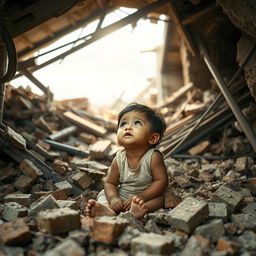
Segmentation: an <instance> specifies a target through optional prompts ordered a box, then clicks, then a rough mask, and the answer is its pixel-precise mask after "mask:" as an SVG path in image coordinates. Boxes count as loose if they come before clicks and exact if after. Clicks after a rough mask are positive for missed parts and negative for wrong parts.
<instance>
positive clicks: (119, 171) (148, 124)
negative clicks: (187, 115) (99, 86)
mask: <svg viewBox="0 0 256 256" xmlns="http://www.w3.org/2000/svg"><path fill="white" fill-rule="evenodd" d="M165 129H166V123H165V121H164V119H163V118H162V116H161V115H160V114H158V113H156V112H155V111H154V110H152V109H151V108H149V107H147V106H145V105H141V104H137V103H133V104H130V105H128V106H127V107H125V108H124V109H123V110H122V111H121V112H120V113H119V115H118V128H117V141H118V143H119V145H121V146H123V147H124V149H123V150H121V151H120V152H118V153H117V155H116V157H115V158H114V160H113V162H112V164H111V166H110V169H109V172H108V175H107V178H106V181H105V183H104V190H102V191H101V192H100V193H99V195H98V197H97V201H95V200H92V199H90V200H89V201H88V203H87V206H86V214H87V216H89V217H95V216H116V215H118V214H119V213H120V212H123V211H128V210H129V211H130V213H131V214H132V215H133V216H134V217H135V218H138V219H140V218H142V217H144V216H145V214H146V213H147V212H152V211H154V210H157V209H159V208H162V207H164V201H165V197H164V192H165V190H166V188H167V186H168V176H167V171H166V166H165V164H164V160H163V157H162V154H161V153H160V152H159V151H158V150H156V149H155V146H156V145H157V144H159V143H160V141H161V138H162V136H163V133H164V131H165Z"/></svg>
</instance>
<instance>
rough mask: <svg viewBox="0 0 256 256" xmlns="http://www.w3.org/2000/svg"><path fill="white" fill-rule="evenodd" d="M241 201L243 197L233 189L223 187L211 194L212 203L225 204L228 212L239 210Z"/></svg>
mask: <svg viewBox="0 0 256 256" xmlns="http://www.w3.org/2000/svg"><path fill="white" fill-rule="evenodd" d="M242 200H243V195H242V194H241V193H239V192H236V191H234V190H233V189H231V188H229V187H227V186H225V185H223V186H221V187H219V188H218V189H217V190H216V191H215V192H214V194H213V197H212V201H214V202H217V203H226V205H227V208H228V211H229V212H233V211H235V210H236V209H238V208H239V206H240V204H241V202H242Z"/></svg>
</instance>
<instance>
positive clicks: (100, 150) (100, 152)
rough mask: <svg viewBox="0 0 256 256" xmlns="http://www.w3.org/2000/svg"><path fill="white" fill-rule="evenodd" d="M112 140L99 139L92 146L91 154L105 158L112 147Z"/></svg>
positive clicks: (93, 156)
mask: <svg viewBox="0 0 256 256" xmlns="http://www.w3.org/2000/svg"><path fill="white" fill-rule="evenodd" d="M110 146H111V141H110V140H97V141H96V142H95V143H94V144H93V145H92V146H91V148H90V156H91V157H92V158H96V159H103V158H104V157H105V156H106V154H107V151H108V150H109V149H110Z"/></svg>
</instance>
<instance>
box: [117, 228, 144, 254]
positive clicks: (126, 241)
mask: <svg viewBox="0 0 256 256" xmlns="http://www.w3.org/2000/svg"><path fill="white" fill-rule="evenodd" d="M140 234H142V233H141V232H140V231H139V230H138V229H135V228H132V227H130V226H127V227H126V228H125V230H124V232H123V233H122V234H121V236H120V237H119V238H118V243H117V244H118V246H119V247H120V248H122V249H125V250H128V249H130V246H131V241H132V239H133V238H135V237H137V236H139V235H140Z"/></svg>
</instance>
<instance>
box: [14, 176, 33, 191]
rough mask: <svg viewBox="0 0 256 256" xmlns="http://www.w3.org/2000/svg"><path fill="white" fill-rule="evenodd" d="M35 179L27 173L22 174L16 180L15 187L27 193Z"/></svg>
mask: <svg viewBox="0 0 256 256" xmlns="http://www.w3.org/2000/svg"><path fill="white" fill-rule="evenodd" d="M33 183H34V180H33V179H32V178H30V177H28V176H26V175H21V176H19V177H18V179H17V180H16V181H15V182H14V184H13V185H14V187H15V188H16V189H17V190H20V191H21V192H24V193H26V192H27V191H28V190H29V189H30V188H31V187H32V185H33Z"/></svg>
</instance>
